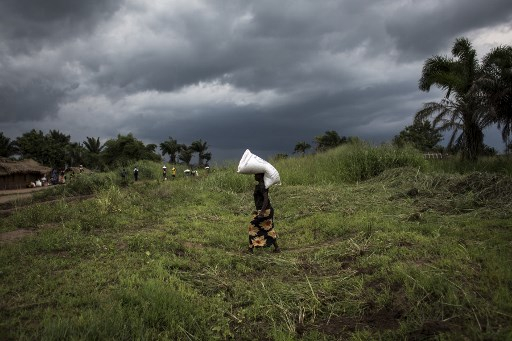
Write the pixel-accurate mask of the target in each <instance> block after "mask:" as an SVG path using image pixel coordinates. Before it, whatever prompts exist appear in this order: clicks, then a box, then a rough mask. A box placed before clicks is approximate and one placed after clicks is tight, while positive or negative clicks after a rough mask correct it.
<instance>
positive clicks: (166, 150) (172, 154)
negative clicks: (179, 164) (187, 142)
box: [160, 136, 183, 164]
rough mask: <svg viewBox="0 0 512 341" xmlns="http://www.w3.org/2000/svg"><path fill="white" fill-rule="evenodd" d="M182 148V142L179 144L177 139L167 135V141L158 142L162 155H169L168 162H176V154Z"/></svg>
mask: <svg viewBox="0 0 512 341" xmlns="http://www.w3.org/2000/svg"><path fill="white" fill-rule="evenodd" d="M182 148H183V145H182V144H179V143H178V141H176V140H175V139H173V138H172V137H170V136H169V139H168V140H167V141H164V142H162V143H160V150H161V151H162V155H165V154H168V155H169V158H170V160H169V162H170V163H172V164H176V154H177V153H179V152H180V151H181V149H182Z"/></svg>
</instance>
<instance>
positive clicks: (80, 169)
mask: <svg viewBox="0 0 512 341" xmlns="http://www.w3.org/2000/svg"><path fill="white" fill-rule="evenodd" d="M79 171H80V173H82V172H83V171H84V166H82V165H80V168H79Z"/></svg>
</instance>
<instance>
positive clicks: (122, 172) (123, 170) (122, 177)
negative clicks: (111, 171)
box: [121, 168, 128, 182]
mask: <svg viewBox="0 0 512 341" xmlns="http://www.w3.org/2000/svg"><path fill="white" fill-rule="evenodd" d="M127 173H128V172H127V171H126V168H123V169H122V170H121V179H122V180H123V182H125V181H126V174H127Z"/></svg>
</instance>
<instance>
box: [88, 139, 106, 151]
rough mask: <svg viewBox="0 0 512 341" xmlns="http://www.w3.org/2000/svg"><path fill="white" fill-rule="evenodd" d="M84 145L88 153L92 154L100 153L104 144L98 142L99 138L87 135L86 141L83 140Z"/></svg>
mask: <svg viewBox="0 0 512 341" xmlns="http://www.w3.org/2000/svg"><path fill="white" fill-rule="evenodd" d="M83 143H84V147H85V149H87V151H88V152H89V153H92V154H100V153H101V151H102V150H103V148H104V147H105V145H102V144H101V142H100V138H99V137H98V138H96V139H95V138H94V137H89V136H87V141H84V142H83Z"/></svg>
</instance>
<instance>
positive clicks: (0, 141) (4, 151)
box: [0, 132, 18, 157]
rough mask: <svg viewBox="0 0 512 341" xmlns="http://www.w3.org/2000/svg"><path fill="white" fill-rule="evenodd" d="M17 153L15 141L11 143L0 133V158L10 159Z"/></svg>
mask: <svg viewBox="0 0 512 341" xmlns="http://www.w3.org/2000/svg"><path fill="white" fill-rule="evenodd" d="M17 152H18V147H17V146H16V141H11V139H10V138H8V137H6V136H4V133H3V132H0V156H1V157H10V156H13V155H15V154H16V153H17Z"/></svg>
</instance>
